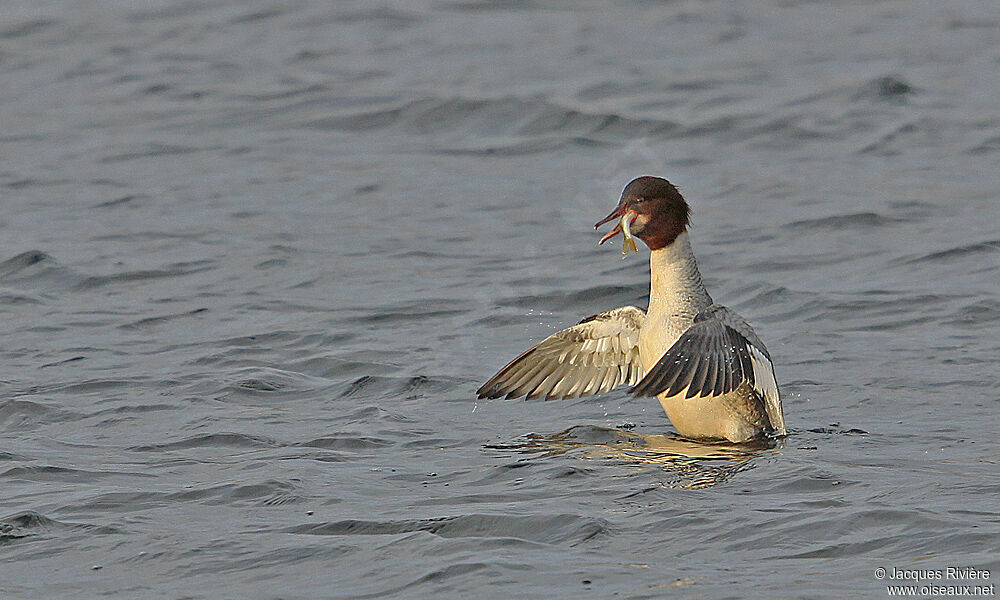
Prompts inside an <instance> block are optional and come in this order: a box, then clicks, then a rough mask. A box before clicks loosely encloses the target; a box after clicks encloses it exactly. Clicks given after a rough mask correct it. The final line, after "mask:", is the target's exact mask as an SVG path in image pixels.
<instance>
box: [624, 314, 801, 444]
mask: <svg viewBox="0 0 1000 600" xmlns="http://www.w3.org/2000/svg"><path fill="white" fill-rule="evenodd" d="M743 383H746V384H748V385H750V387H751V388H752V389H753V390H754V391H755V392H756V393H757V394H758V395H759V396H760V397H761V399H762V400H763V401H764V411H765V412H766V413H767V417H768V420H769V421H770V423H771V427H772V428H774V430H775V431H776V432H778V433H779V434H782V435H783V434H784V433H785V417H784V414H783V413H782V409H781V398H780V396H779V395H778V383H777V381H775V378H774V365H773V364H772V363H771V356H770V355H769V354H768V353H767V348H766V347H765V346H764V342H762V341H761V340H760V338H759V337H757V334H756V333H754V330H753V328H752V327H750V324H749V323H747V322H746V321H745V320H744V319H743V317H741V316H739V315H738V314H736V313H735V312H733V311H731V310H729V309H728V308H726V307H724V306H719V305H717V304H713V305H712V306H709V307H708V308H706V309H705V310H703V311H701V312H700V313H698V314H697V315H696V316H695V318H694V324H692V325H691V327H689V328H688V329H687V331H685V332H684V333H683V334H681V337H680V338H679V339H678V340H677V341H676V342H674V345H673V346H671V347H670V349H669V350H667V351H666V353H665V354H664V355H663V357H662V358H660V360H659V361H657V363H656V365H654V366H653V368H652V369H650V371H649V373H647V374H646V376H645V377H644V378H643V380H642V381H640V382H639V383H638V384H637V385H636V386H635V387H633V388H632V389H631V390H629V391H630V393H632V394H635V395H641V396H656V395H658V394H661V393H666V395H667V396H676V395H677V394H680V393H682V392H684V397H685V398H693V397H695V396H702V397H704V396H722V395H724V394H728V393H730V392H732V391H733V390H735V389H736V388H738V387H739V386H740V385H741V384H743Z"/></svg>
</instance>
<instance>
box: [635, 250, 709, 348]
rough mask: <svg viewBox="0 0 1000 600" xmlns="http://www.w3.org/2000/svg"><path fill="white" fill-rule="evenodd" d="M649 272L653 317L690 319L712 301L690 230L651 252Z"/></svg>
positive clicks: (650, 315) (650, 316) (650, 308)
mask: <svg viewBox="0 0 1000 600" xmlns="http://www.w3.org/2000/svg"><path fill="white" fill-rule="evenodd" d="M649 275H650V278H649V310H648V311H646V313H647V315H648V316H649V318H652V319H654V320H660V319H662V318H667V319H671V320H678V319H679V320H683V321H687V322H688V323H690V322H691V321H692V320H694V316H695V315H696V314H698V312H700V311H701V310H702V309H704V308H705V307H707V306H708V305H710V304H712V297H711V296H709V295H708V290H706V289H705V284H704V283H702V281H701V273H700V272H698V262H697V261H695V259H694V252H693V251H692V250H691V240H690V239H689V238H688V234H687V232H686V231H685V232H683V233H681V234H680V235H679V236H677V239H676V240H674V243H673V244H670V245H669V246H666V247H665V248H660V249H659V250H653V251H652V252H650V254H649ZM685 328H686V326H685Z"/></svg>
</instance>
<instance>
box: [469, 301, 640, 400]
mask: <svg viewBox="0 0 1000 600" xmlns="http://www.w3.org/2000/svg"><path fill="white" fill-rule="evenodd" d="M645 318H646V313H645V312H644V311H642V310H640V309H638V308H636V307H634V306H623V307H621V308H616V309H614V310H610V311H608V312H604V313H600V314H597V315H594V316H592V317H589V318H587V319H584V320H583V321H581V322H580V323H578V324H577V325H574V326H573V327H569V328H567V329H564V330H562V331H559V332H556V333H554V334H552V335H550V336H549V337H547V338H545V339H544V340H542V341H541V342H539V343H538V344H537V345H536V346H534V347H533V348H530V349H528V350H526V351H525V352H523V353H522V354H521V355H520V356H518V357H517V358H515V359H514V360H512V361H511V362H510V363H508V364H507V366H505V367H504V368H502V369H500V371H499V372H497V374H496V375H494V376H493V377H491V378H490V380H489V381H487V382H486V383H485V384H483V386H482V387H480V388H479V390H478V391H477V392H476V393H477V394H478V396H479V397H480V398H501V397H506V398H519V397H522V396H525V397H527V398H528V399H529V400H530V399H533V398H541V397H544V398H545V399H547V400H548V399H558V398H576V397H579V396H587V395H591V394H600V393H603V392H607V391H609V390H611V389H614V388H615V387H617V386H619V385H621V384H622V383H629V384H630V385H631V384H635V383H636V382H638V381H639V380H640V379H642V375H643V369H642V365H641V363H640V362H639V328H640V327H641V326H642V323H643V320H644V319H645Z"/></svg>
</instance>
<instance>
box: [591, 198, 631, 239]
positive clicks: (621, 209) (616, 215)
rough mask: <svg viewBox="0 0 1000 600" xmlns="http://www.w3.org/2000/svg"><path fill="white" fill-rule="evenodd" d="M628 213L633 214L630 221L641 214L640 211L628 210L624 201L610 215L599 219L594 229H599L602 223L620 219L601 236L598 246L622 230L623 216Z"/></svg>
mask: <svg viewBox="0 0 1000 600" xmlns="http://www.w3.org/2000/svg"><path fill="white" fill-rule="evenodd" d="M626 214H631V215H632V218H631V219H630V221H629V222H631V221H634V220H635V218H636V217H638V216H639V215H638V213H636V212H635V211H632V210H626V208H625V203H624V202H622V203H621V204H619V205H618V207H617V208H615V209H614V210H613V211H611V214H609V215H608V216H606V217H604V218H603V219H601V220H600V221H598V222H597V223H596V224H594V229H597V228H598V227H600V226H601V225H604V224H605V223H607V222H608V221H614V220H615V219H618V222H617V223H615V226H614V228H613V229H612V230H611V231H609V232H607V233H606V234H604V237H602V238H601V241H600V242H598V243H597V245H598V246H600V245H601V244H603V243H604V242H606V241H608V240H610V239H611V238H613V237H615V236H616V235H618V234H619V233H621V232H622V222H621V218H622V217H624V216H625V215H626Z"/></svg>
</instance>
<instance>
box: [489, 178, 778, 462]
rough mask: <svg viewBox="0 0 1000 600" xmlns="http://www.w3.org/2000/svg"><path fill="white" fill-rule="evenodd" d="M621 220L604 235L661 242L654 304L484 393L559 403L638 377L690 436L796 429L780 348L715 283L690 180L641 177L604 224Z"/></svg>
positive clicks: (554, 347) (538, 355)
mask: <svg viewBox="0 0 1000 600" xmlns="http://www.w3.org/2000/svg"><path fill="white" fill-rule="evenodd" d="M615 220H617V221H618V223H617V224H616V225H615V226H614V228H613V229H611V230H610V231H609V232H608V233H607V234H605V235H604V236H603V237H602V238H601V239H600V242H599V244H604V243H605V242H607V241H608V240H610V239H612V238H613V237H615V236H616V235H618V234H623V237H624V241H623V243H625V244H626V247H627V244H628V242H630V241H631V238H632V237H633V236H634V237H636V238H638V239H640V240H641V241H642V242H643V243H645V245H646V246H647V247H648V248H649V251H650V252H649V271H650V281H649V305H648V306H647V308H646V310H642V309H641V308H638V307H635V306H622V307H619V308H615V309H612V310H609V311H606V312H602V313H598V314H596V315H592V316H589V317H587V318H585V319H583V320H582V321H580V322H579V323H577V324H576V325H574V326H572V327H569V328H567V329H563V330H561V331H558V332H556V333H554V334H552V335H550V336H548V337H547V338H545V339H544V340H542V341H541V342H539V343H538V344H536V345H535V346H533V347H531V348H529V349H527V350H525V351H524V352H523V353H521V354H520V355H519V356H518V357H517V358H515V359H514V360H512V361H510V362H509V363H508V364H507V365H506V366H505V367H503V368H502V369H500V370H499V371H498V372H497V373H496V374H495V375H493V377H491V378H490V379H489V380H488V381H487V382H486V383H484V384H483V385H482V386H481V387H480V388H479V389H478V390H477V392H476V394H477V397H478V398H480V399H487V398H506V399H514V398H520V397H524V398H525V399H528V400H531V399H536V398H544V399H546V400H556V399H564V398H579V397H583V396H590V395H596V394H603V393H606V392H609V391H611V390H613V389H615V388H617V387H619V386H622V385H628V386H630V387H629V390H628V393H629V394H631V395H632V396H637V397H656V398H657V400H659V403H660V406H661V407H662V408H663V411H664V412H665V413H666V416H667V418H668V419H669V420H670V422H671V423H672V424H673V426H674V428H675V429H676V430H677V433H678V434H680V435H681V436H683V437H685V438H689V439H692V440H697V441H706V442H721V443H725V442H729V443H736V444H744V443H751V442H755V441H759V440H766V439H771V438H778V437H783V436H785V435H786V428H785V416H784V411H783V409H782V405H781V397H780V395H779V392H778V384H777V381H776V379H775V375H774V364H773V362H772V361H771V355H770V354H769V353H768V351H767V348H766V347H765V345H764V342H763V341H762V340H761V339H760V337H758V336H757V334H756V332H755V331H754V330H753V328H752V327H751V326H750V324H749V323H748V322H747V321H746V319H744V318H743V317H741V316H740V315H739V314H737V313H736V312H735V311H733V310H731V309H729V308H726V307H725V306H722V305H719V304H715V302H714V301H713V300H712V297H711V296H710V295H709V293H708V290H707V289H706V288H705V284H704V282H703V281H702V276H701V272H700V271H699V270H698V263H697V261H696V260H695V256H694V252H693V250H692V248H691V240H690V237H689V233H688V228H689V225H690V221H691V209H690V207H689V206H688V203H687V201H686V200H685V199H684V197H683V196H682V195H681V193H680V192H679V191H678V189H677V188H676V187H675V186H674V185H673V184H672V183H670V181H668V180H666V179H664V178H661V177H654V176H650V175H645V176H642V177H638V178H636V179H633V180H632V181H631V182H629V184H628V185H626V186H625V188H624V189H623V190H622V194H621V199H620V201H619V202H618V205H617V206H616V207H615V209H614V210H613V211H612V212H611V213H610V214H609V215H608V216H607V217H605V218H604V219H602V220H600V221H598V222H597V224H596V225H594V229H595V230H597V229H599V228H600V227H601V226H602V225H604V224H606V223H608V222H611V221H615ZM632 247H633V248H634V242H633V243H632ZM624 253H625V248H623V255H624Z"/></svg>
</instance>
